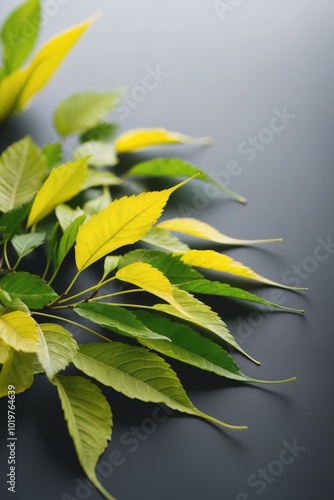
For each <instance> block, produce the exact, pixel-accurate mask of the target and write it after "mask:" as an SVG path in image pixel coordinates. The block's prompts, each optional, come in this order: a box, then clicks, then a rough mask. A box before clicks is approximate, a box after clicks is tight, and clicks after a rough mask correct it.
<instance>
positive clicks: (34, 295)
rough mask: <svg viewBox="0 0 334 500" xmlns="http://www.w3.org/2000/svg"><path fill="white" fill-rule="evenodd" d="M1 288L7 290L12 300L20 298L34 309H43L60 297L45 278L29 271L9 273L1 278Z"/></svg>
mask: <svg viewBox="0 0 334 500" xmlns="http://www.w3.org/2000/svg"><path fill="white" fill-rule="evenodd" d="M0 288H1V289H2V290H5V291H6V292H7V293H8V294H9V296H10V298H11V299H12V300H15V299H20V300H22V302H24V303H25V304H26V305H27V306H28V307H29V308H32V309H42V308H43V307H44V306H46V305H47V304H48V303H49V302H51V301H52V300H55V299H56V298H57V297H58V295H57V294H56V292H55V291H54V290H53V289H52V288H51V287H50V286H49V285H47V284H46V283H45V281H44V280H42V279H41V278H40V277H39V276H36V275H34V274H30V273H27V272H15V273H10V274H7V275H6V276H5V277H4V278H2V279H1V280H0Z"/></svg>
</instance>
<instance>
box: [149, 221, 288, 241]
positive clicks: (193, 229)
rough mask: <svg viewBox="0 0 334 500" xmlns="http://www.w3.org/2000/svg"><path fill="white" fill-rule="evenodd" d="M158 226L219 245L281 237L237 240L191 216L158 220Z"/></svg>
mask: <svg viewBox="0 0 334 500" xmlns="http://www.w3.org/2000/svg"><path fill="white" fill-rule="evenodd" d="M158 227H160V228H163V229H168V230H169V231H177V232H179V233H183V234H187V235H190V236H194V237H195V238H200V239H203V240H206V241H211V242H213V243H219V244H221V245H254V244H257V243H274V242H279V241H282V238H272V239H266V240H239V239H236V238H231V237H230V236H226V235H225V234H223V233H221V232H220V231H218V230H217V229H216V228H214V227H212V226H210V225H209V224H206V223H205V222H202V221H201V220H198V219H194V218H191V217H182V218H179V217H176V218H175V219H168V220H164V221H162V222H160V224H158Z"/></svg>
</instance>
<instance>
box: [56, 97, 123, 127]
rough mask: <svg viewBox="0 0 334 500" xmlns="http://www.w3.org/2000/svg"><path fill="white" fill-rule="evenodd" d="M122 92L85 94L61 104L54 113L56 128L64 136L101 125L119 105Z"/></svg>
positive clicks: (69, 98)
mask: <svg viewBox="0 0 334 500" xmlns="http://www.w3.org/2000/svg"><path fill="white" fill-rule="evenodd" d="M120 97H121V91H119V90H117V91H114V92H101V93H97V92H83V93H80V94H74V95H72V96H70V97H68V98H67V99H65V101H63V102H62V103H60V104H59V105H58V106H57V108H56V110H55V113H54V126H55V128H56V130H57V132H58V133H59V134H60V135H62V136H68V135H71V134H76V133H79V132H85V131H86V130H87V129H91V128H93V127H96V126H98V125H99V124H100V122H101V120H102V119H103V118H104V117H105V116H106V115H108V114H109V113H110V112H111V111H112V110H113V109H114V108H115V107H116V106H117V104H118V101H119V99H120Z"/></svg>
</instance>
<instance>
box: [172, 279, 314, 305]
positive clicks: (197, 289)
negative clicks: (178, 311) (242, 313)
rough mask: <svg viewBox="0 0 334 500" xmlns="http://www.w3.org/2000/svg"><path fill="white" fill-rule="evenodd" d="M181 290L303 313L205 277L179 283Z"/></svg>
mask: <svg viewBox="0 0 334 500" xmlns="http://www.w3.org/2000/svg"><path fill="white" fill-rule="evenodd" d="M179 287H180V288H182V290H186V291H187V292H191V293H200V294H204V295H217V296H220V297H228V298H232V299H238V300H246V301H249V302H254V303H256V304H261V305H263V306H269V307H276V308H278V309H283V310H284V311H290V312H296V313H303V312H304V310H303V309H294V308H292V307H285V306H282V305H280V304H275V303H274V302H270V301H269V300H266V299H263V298H262V297H259V296H258V295H255V294H254V293H250V292H247V291H246V290H242V289H241V288H236V287H232V286H230V285H229V284H228V283H220V282H219V281H210V280H207V279H205V278H203V279H198V280H195V281H190V282H188V283H184V284H181V285H179Z"/></svg>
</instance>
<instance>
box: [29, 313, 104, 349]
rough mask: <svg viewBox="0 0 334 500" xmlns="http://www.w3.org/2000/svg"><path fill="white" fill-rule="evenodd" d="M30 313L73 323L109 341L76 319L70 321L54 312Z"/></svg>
mask: <svg viewBox="0 0 334 500" xmlns="http://www.w3.org/2000/svg"><path fill="white" fill-rule="evenodd" d="M32 314H35V315H37V316H43V317H45V318H50V319H58V320H60V321H64V322H66V323H70V324H71V325H75V326H77V327H78V328H82V329H83V330H86V331H87V332H89V333H92V334H93V335H96V336H97V337H99V338H100V339H103V340H106V341H107V342H111V340H110V339H108V338H107V337H105V336H104V335H101V334H100V333H98V332H96V331H95V330H92V329H91V328H88V326H85V325H82V324H81V323H77V322H76V321H72V320H71V319H68V318H64V317H63V316H56V315H55V314H48V313H41V312H37V311H33V313H32Z"/></svg>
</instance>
